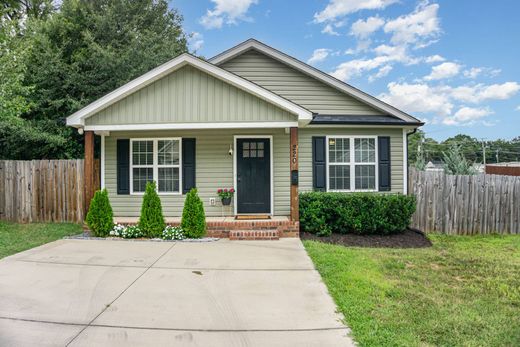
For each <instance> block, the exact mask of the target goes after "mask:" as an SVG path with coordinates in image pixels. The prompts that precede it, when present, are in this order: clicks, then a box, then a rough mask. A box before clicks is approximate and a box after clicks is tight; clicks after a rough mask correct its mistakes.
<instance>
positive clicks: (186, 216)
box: [181, 188, 206, 239]
mask: <svg viewBox="0 0 520 347" xmlns="http://www.w3.org/2000/svg"><path fill="white" fill-rule="evenodd" d="M181 228H182V230H183V231H184V236H186V237H187V238H190V239H198V238H201V237H202V236H204V235H205V234H206V216H205V214H204V206H203V205H202V200H200V198H199V195H198V194H197V189H196V188H193V189H191V190H190V192H189V193H188V194H187V195H186V200H185V201H184V209H183V211H182V220H181Z"/></svg>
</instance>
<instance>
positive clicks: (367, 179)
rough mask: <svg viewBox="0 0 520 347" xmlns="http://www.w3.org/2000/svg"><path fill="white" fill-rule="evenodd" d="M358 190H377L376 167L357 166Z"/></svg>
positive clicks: (356, 179)
mask: <svg viewBox="0 0 520 347" xmlns="http://www.w3.org/2000/svg"><path fill="white" fill-rule="evenodd" d="M355 181H356V189H375V188H376V166H375V165H356V178H355Z"/></svg>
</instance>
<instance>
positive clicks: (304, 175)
mask: <svg viewBox="0 0 520 347" xmlns="http://www.w3.org/2000/svg"><path fill="white" fill-rule="evenodd" d="M327 135H371V136H390V165H391V186H392V187H391V188H392V192H394V193H402V192H403V130H402V129H385V128H377V129H362V128H358V129H356V128H350V129H348V128H301V129H299V132H298V146H299V171H300V177H299V184H300V185H299V189H300V191H310V190H312V137H313V136H327Z"/></svg>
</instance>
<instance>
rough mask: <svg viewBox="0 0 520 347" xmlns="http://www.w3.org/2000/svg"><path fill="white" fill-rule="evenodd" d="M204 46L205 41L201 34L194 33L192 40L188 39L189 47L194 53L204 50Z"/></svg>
mask: <svg viewBox="0 0 520 347" xmlns="http://www.w3.org/2000/svg"><path fill="white" fill-rule="evenodd" d="M203 44H204V39H203V36H202V34H201V33H198V32H193V33H191V36H190V38H189V39H188V45H189V46H190V49H191V50H192V51H198V50H199V49H201V48H202V45H203Z"/></svg>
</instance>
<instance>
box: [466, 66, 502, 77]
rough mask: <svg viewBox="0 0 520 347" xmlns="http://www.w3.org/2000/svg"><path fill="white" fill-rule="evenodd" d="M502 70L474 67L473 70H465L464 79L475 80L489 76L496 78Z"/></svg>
mask: <svg viewBox="0 0 520 347" xmlns="http://www.w3.org/2000/svg"><path fill="white" fill-rule="evenodd" d="M500 72H502V70H500V69H492V68H488V67H472V68H471V69H468V70H464V77H467V78H471V79H475V78H477V77H478V76H483V75H485V76H489V77H496V76H497V75H498V74H500Z"/></svg>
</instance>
